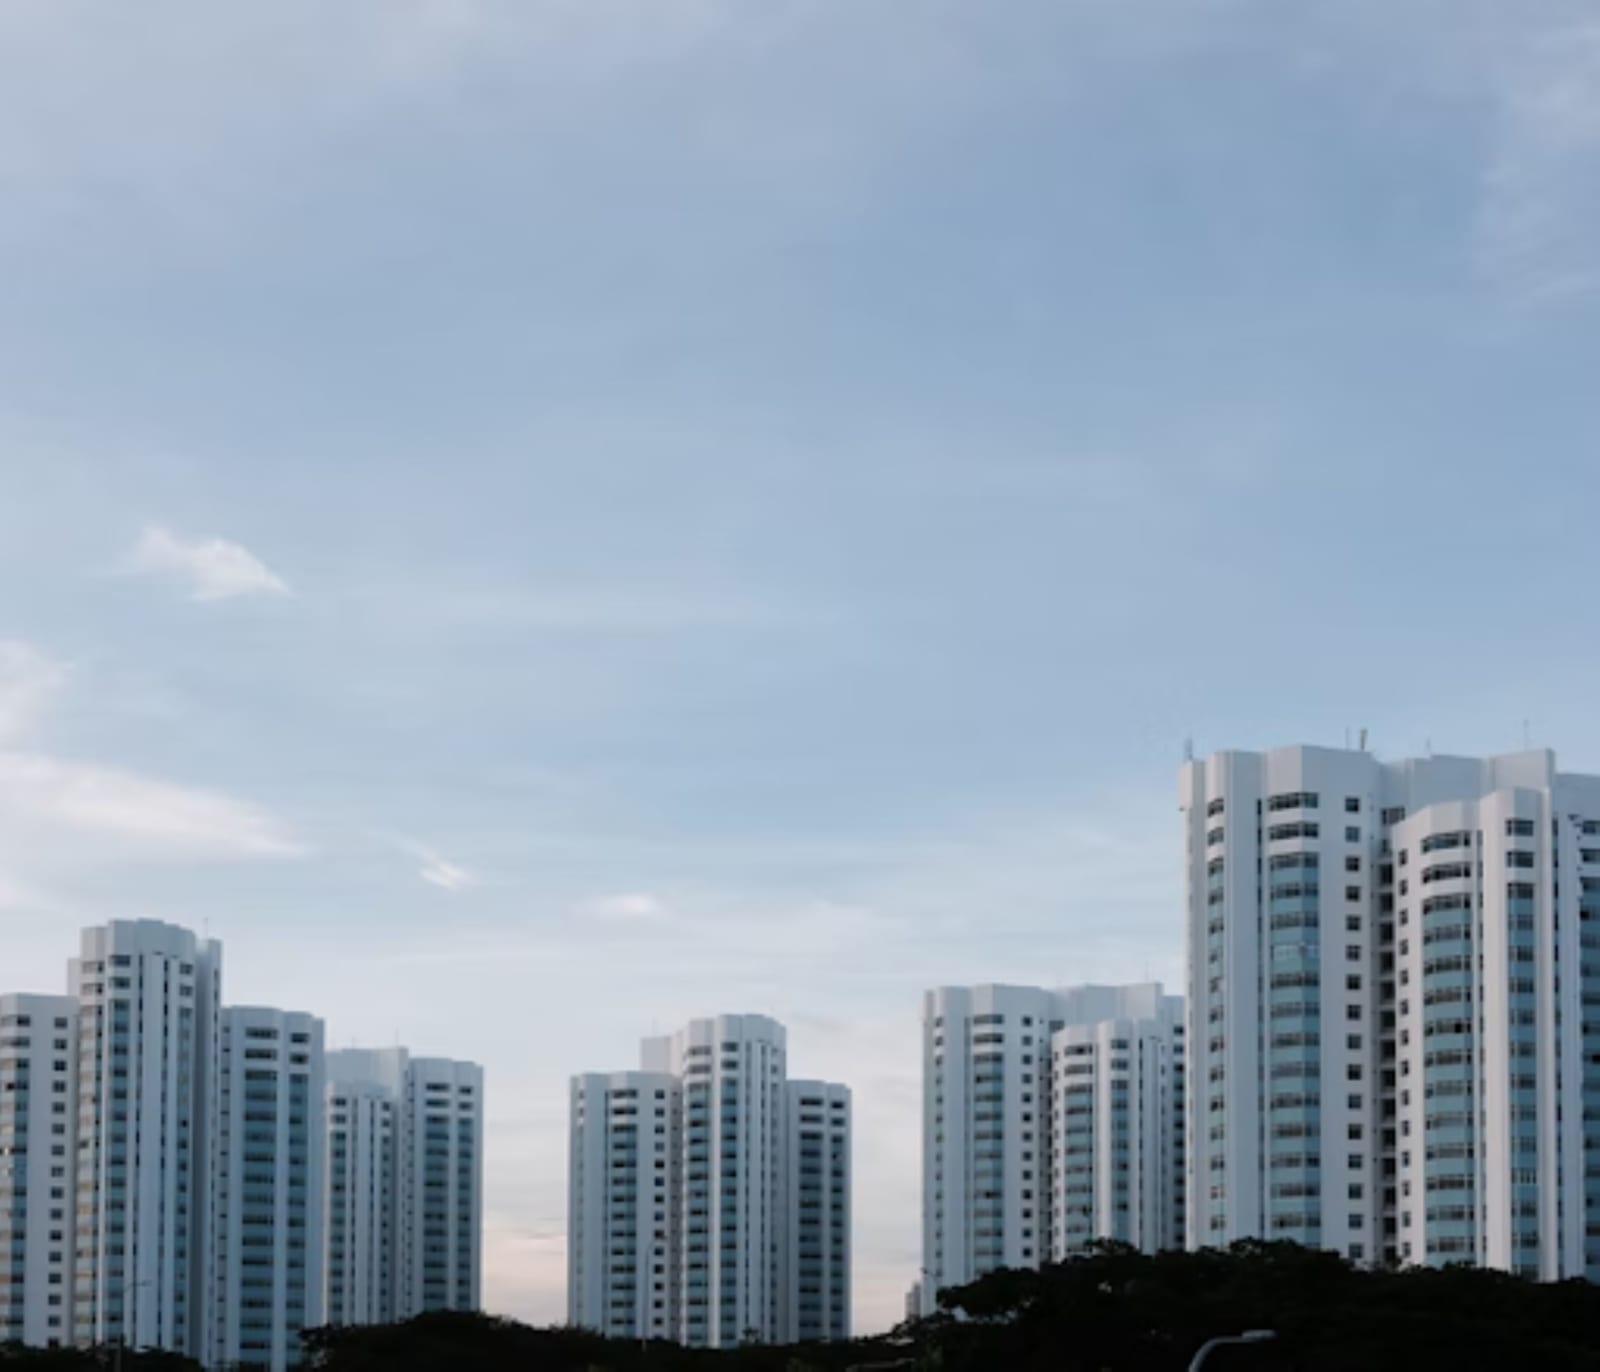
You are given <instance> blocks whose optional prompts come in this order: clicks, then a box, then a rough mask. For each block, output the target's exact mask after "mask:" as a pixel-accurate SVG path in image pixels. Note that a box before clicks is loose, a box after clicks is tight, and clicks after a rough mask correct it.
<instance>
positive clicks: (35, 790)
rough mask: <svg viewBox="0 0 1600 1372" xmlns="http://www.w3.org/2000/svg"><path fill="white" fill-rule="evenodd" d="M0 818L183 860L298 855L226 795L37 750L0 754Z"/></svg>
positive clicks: (253, 811)
mask: <svg viewBox="0 0 1600 1372" xmlns="http://www.w3.org/2000/svg"><path fill="white" fill-rule="evenodd" d="M0 816H4V818H5V819H6V821H7V822H8V824H12V825H15V826H17V827H26V826H38V825H47V826H53V827H63V828H66V829H70V830H74V831H77V832H80V833H87V834H100V835H105V836H109V837H115V838H124V839H130V840H134V841H136V842H138V843H139V844H140V845H142V846H144V847H146V848H152V849H155V850H158V851H164V852H170V853H174V854H180V855H183V856H189V857H292V856H296V855H298V854H300V853H301V852H303V851H304V850H303V849H302V847H301V846H300V845H299V844H298V843H296V842H295V841H294V840H292V839H291V838H290V837H289V836H288V835H287V834H286V833H285V832H284V831H283V829H282V828H281V827H280V826H279V825H278V823H277V822H276V821H275V820H273V819H272V818H271V817H270V816H268V815H267V814H265V813H264V812H263V811H261V810H259V809H257V808H256V807H255V806H253V805H250V804H248V803H247V802H245V801H242V800H237V799H235V798H234V797H232V796H228V795H224V794H222V793H221V792H218V791H208V790H202V789H199V788H196V787H191V786H181V785H176V784H174V783H172V782H168V781H157V780H154V779H152V778H149V777H143V776H139V775H137V774H135V773H132V772H124V771H118V770H116V769H114V768H110V767H98V766H95V765H93V764H90V763H83V762H69V761H64V760H62V759H60V758H54V757H47V756H45V755H43V754H40V753H22V752H10V753H0Z"/></svg>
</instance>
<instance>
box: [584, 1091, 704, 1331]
mask: <svg viewBox="0 0 1600 1372" xmlns="http://www.w3.org/2000/svg"><path fill="white" fill-rule="evenodd" d="M682 1101H683V1090H682V1085H681V1083H680V1082H679V1080H678V1078H677V1077H675V1076H673V1075H671V1074H670V1073H667V1072H613V1073H610V1074H603V1073H591V1074H588V1075H585V1076H580V1077H574V1078H573V1081H572V1115H571V1120H572V1125H571V1128H572V1134H571V1167H570V1171H569V1176H568V1198H567V1214H568V1217H569V1218H568V1224H567V1322H568V1323H569V1324H572V1325H575V1326H578V1327H581V1328H584V1329H594V1330H598V1331H600V1332H601V1333H604V1334H608V1335H611V1336H613V1337H617V1338H637V1339H644V1338H649V1339H671V1338H673V1337H674V1336H675V1331H676V1330H677V1328H678V1299H679V1289H678V1199H679V1198H678V1174H679V1169H678V1167H677V1166H676V1160H677V1157H678V1152H679V1149H680V1146H681V1132H682Z"/></svg>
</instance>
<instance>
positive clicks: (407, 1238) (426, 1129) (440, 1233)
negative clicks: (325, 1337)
mask: <svg viewBox="0 0 1600 1372" xmlns="http://www.w3.org/2000/svg"><path fill="white" fill-rule="evenodd" d="M398 1125H399V1137H398V1147H397V1149H396V1162H397V1168H396V1171H397V1190H396V1195H397V1206H396V1213H395V1219H396V1225H395V1228H396V1234H397V1237H398V1239H399V1242H398V1245H397V1249H396V1251H397V1255H398V1256H397V1259H396V1272H395V1275H396V1286H395V1316H396V1318H397V1319H409V1318H410V1317H411V1316H413V1315H420V1314H422V1313H423V1311H426V1310H477V1309H478V1308H479V1306H480V1304H481V1301H482V1277H483V1270H482V1269H483V1254H482V1249H483V1068H481V1067H480V1066H478V1065H477V1064H476V1063H472V1062H455V1061H452V1060H451V1059H448V1058H412V1059H411V1065H410V1070H409V1071H408V1072H407V1074H406V1094H405V1097H404V1099H403V1100H402V1102H401V1107H400V1116H399V1120H398Z"/></svg>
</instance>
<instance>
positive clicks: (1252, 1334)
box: [1189, 1329, 1278, 1372]
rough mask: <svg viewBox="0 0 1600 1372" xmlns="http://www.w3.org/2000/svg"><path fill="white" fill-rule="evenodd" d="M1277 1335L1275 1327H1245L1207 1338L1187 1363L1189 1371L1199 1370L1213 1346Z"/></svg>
mask: <svg viewBox="0 0 1600 1372" xmlns="http://www.w3.org/2000/svg"><path fill="white" fill-rule="evenodd" d="M1277 1337H1278V1331H1277V1330H1276V1329H1246V1330H1245V1331H1244V1333H1242V1334H1223V1335H1221V1336H1220V1337H1219V1338H1215V1339H1208V1340H1206V1342H1205V1343H1203V1344H1201V1345H1200V1349H1199V1351H1198V1352H1197V1353H1196V1354H1195V1355H1194V1361H1193V1362H1191V1363H1190V1364H1189V1372H1200V1369H1201V1368H1202V1367H1204V1366H1205V1362H1206V1358H1207V1357H1209V1356H1210V1354H1211V1350H1212V1349H1213V1348H1221V1347H1222V1346H1223V1345H1224V1344H1230V1343H1266V1342H1268V1341H1269V1340H1271V1339H1275V1338H1277Z"/></svg>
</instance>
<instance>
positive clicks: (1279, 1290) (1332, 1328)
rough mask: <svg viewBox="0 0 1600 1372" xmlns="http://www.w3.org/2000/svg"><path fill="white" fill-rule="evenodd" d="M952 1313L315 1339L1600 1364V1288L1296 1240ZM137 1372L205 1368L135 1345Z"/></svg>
mask: <svg viewBox="0 0 1600 1372" xmlns="http://www.w3.org/2000/svg"><path fill="white" fill-rule="evenodd" d="M940 1306H941V1309H940V1312H939V1313H938V1314H937V1315H935V1316H933V1317H932V1318H930V1319H926V1320H918V1321H915V1322H913V1323H911V1324H908V1325H905V1326H903V1327H902V1328H901V1329H899V1330H897V1331H895V1333H894V1334H892V1335H887V1336H885V1337H883V1338H878V1339H862V1340H857V1341H855V1342H854V1343H849V1344H817V1345H809V1346H806V1347H800V1348H770V1347H755V1346H753V1347H749V1348H739V1349H733V1350H729V1351H726V1352H715V1353H714V1352H703V1351H702V1352H696V1351H693V1350H690V1349H685V1348H678V1347H676V1346H674V1345H671V1344H664V1343H651V1344H640V1343H638V1342H630V1341H626V1340H617V1339H605V1338H601V1337H600V1336H599V1335H596V1334H589V1333H585V1332H583V1331H581V1330H574V1329H532V1328H529V1327H528V1326H527V1325H522V1324H517V1323H516V1322H514V1321H511V1320H500V1319H492V1318H490V1317H488V1316H484V1315H465V1314H435V1315H424V1316H422V1317H421V1318H419V1319H415V1320H411V1321H408V1322H407V1323H405V1324H397V1325H385V1326H381V1327H377V1328H369V1329H319V1330H315V1331H313V1332H311V1333H309V1334H307V1335H306V1352H307V1359H308V1363H309V1365H310V1367H311V1368H313V1369H315V1370H316V1372H698V1370H700V1369H706V1370H707V1372H847V1370H848V1369H854V1368H873V1369H878V1368H882V1369H885V1372H887V1370H888V1369H890V1368H894V1369H905V1372H912V1370H913V1369H938V1372H1045V1370H1046V1369H1048V1372H1184V1369H1185V1368H1187V1367H1188V1365H1189V1360H1190V1358H1192V1357H1193V1356H1194V1352H1195V1350H1196V1349H1197V1348H1198V1347H1199V1346H1200V1345H1201V1344H1202V1343H1204V1342H1205V1341H1206V1340H1207V1339H1209V1338H1211V1337H1213V1336H1214V1335H1217V1334H1231V1333H1237V1332H1238V1331H1240V1330H1244V1329H1272V1330H1275V1331H1277V1334H1278V1337H1277V1338H1276V1339H1274V1340H1273V1341H1272V1342H1270V1343H1264V1344H1258V1345H1255V1346H1251V1347H1227V1348H1220V1349H1218V1350H1217V1351H1216V1353H1215V1354H1214V1355H1213V1356H1212V1358H1211V1360H1210V1361H1209V1362H1208V1363H1207V1372H1266V1370H1267V1369H1273V1372H1477V1369H1480V1368H1481V1369H1501V1368H1510V1369H1513V1370H1514V1372H1600V1287H1597V1286H1592V1285H1589V1284H1588V1283H1585V1282H1563V1283H1560V1284H1556V1285H1539V1284H1536V1283H1533V1282H1526V1281H1521V1280H1518V1279H1517V1278H1514V1277H1508V1276H1505V1275H1504V1274H1502V1273H1497V1272H1480V1271H1475V1270H1472V1269H1470V1268H1466V1267H1453V1268H1446V1269H1444V1270H1442V1271H1425V1270H1415V1269H1413V1270H1409V1271H1404V1272H1368V1271H1362V1270H1358V1269H1356V1268H1353V1267H1351V1266H1350V1265H1349V1264H1348V1263H1346V1262H1344V1261H1342V1260H1341V1259H1339V1258H1337V1257H1335V1256H1334V1255H1332V1254H1330V1253H1319V1252H1314V1251H1312V1250H1310V1249H1305V1248H1301V1247H1299V1246H1297V1245H1295V1244H1290V1243H1239V1244H1235V1245H1234V1246H1233V1247H1232V1248H1230V1249H1227V1250H1226V1251H1221V1250H1214V1249H1213V1250H1207V1251H1205V1252H1200V1253H1163V1254H1160V1255H1158V1256H1156V1257H1146V1256H1144V1255H1143V1254H1140V1253H1137V1252H1135V1251H1134V1250H1133V1249H1130V1248H1125V1247H1122V1246H1120V1245H1115V1244H1105V1245H1101V1246H1099V1247H1098V1248H1096V1249H1095V1251H1093V1252H1092V1253H1090V1254H1089V1255H1087V1256H1085V1257H1083V1258H1079V1259H1075V1260H1074V1261H1072V1262H1068V1263H1062V1264H1060V1265H1058V1266H1054V1267H1047V1268H1045V1269H1044V1270H1043V1271H1039V1272H1034V1271H1016V1272H996V1273H994V1274H992V1275H991V1276H988V1277H985V1278H984V1279H983V1280H982V1281H978V1282H974V1283H973V1284H972V1285H971V1286H966V1287H960V1288H957V1289H953V1290H950V1291H945V1292H943V1293H942V1294H941V1297H940ZM110 1367H111V1356H110V1354H109V1353H108V1352H103V1351H102V1352H87V1353H84V1352H73V1351H63V1352H48V1353H47V1352H36V1351H31V1350H30V1351H24V1350H21V1349H3V1348H0V1372H80V1370H85V1369H89V1368H96V1369H100V1370H101V1372H109V1368H110ZM124 1367H125V1368H126V1369H127V1372H194V1365H193V1364H192V1363H190V1362H188V1361H186V1360H184V1359H182V1358H173V1357H170V1356H166V1355H161V1354H132V1353H130V1354H128V1355H127V1357H126V1359H125V1362H124Z"/></svg>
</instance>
